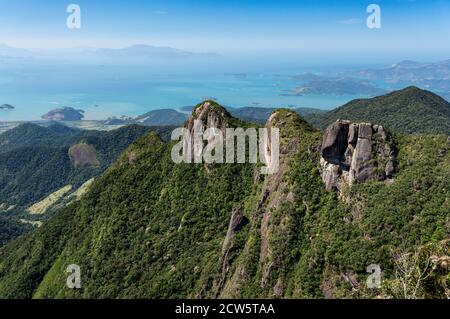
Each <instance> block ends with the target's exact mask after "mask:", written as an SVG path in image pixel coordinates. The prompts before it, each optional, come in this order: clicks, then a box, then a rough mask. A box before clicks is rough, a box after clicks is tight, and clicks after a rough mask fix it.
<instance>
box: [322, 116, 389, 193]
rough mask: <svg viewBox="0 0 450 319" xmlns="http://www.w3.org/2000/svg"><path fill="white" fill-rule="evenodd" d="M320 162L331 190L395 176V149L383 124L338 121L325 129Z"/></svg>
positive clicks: (326, 185)
mask: <svg viewBox="0 0 450 319" xmlns="http://www.w3.org/2000/svg"><path fill="white" fill-rule="evenodd" d="M321 155H322V156H321V159H320V164H321V167H322V179H323V181H324V183H325V188H326V189H327V190H328V191H331V190H339V191H342V189H343V187H344V186H345V185H352V184H355V183H364V182H366V181H368V180H379V181H382V180H386V179H390V178H392V176H393V174H394V172H395V168H394V149H393V145H392V143H391V141H390V136H388V134H387V133H386V131H385V130H384V128H383V127H382V126H380V125H372V124H370V123H351V122H349V121H336V122H335V123H333V124H332V125H330V126H329V127H328V128H327V130H326V131H325V133H324V137H323V143H322V154H321Z"/></svg>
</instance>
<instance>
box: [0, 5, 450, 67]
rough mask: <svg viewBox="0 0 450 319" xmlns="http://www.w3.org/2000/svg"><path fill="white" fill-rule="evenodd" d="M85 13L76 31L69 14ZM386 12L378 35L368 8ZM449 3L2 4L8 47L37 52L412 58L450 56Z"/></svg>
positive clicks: (2, 39)
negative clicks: (157, 48) (161, 50)
mask: <svg viewBox="0 0 450 319" xmlns="http://www.w3.org/2000/svg"><path fill="white" fill-rule="evenodd" d="M71 3H76V4H79V5H80V7H81V10H82V11H81V13H82V16H81V17H82V28H81V29H80V30H69V29H67V28H66V25H65V21H66V18H67V16H68V14H67V13H66V7H67V6H68V5H69V4H71ZM370 3H377V4H379V5H380V6H381V9H382V28H381V29H380V30H370V29H368V28H367V27H366V24H365V20H366V18H367V16H368V14H367V13H366V7H367V5H368V4H370ZM449 39H450V1H448V0H389V1H388V0H382V1H376V0H371V1H360V0H341V1H338V0H326V1H317V0H316V1H313V0H310V1H301V0H296V1H287V0H277V1H267V0H258V1H255V0H209V1H206V0H197V1H190V0H179V1H175V0H167V1H161V0H158V1H144V0H127V1H125V0H94V1H93V0H68V1H66V0H26V1H24V0H20V1H17V0H0V44H1V43H6V44H8V45H11V46H15V47H22V48H30V49H51V48H67V47H124V46H127V45H131V44H135V43H145V44H151V45H164V46H172V47H176V48H180V49H186V50H193V51H214V52H225V53H229V54H234V53H235V54H237V53H242V52H252V53H254V52H260V53H261V54H263V53H266V54H267V53H280V52H281V53H285V54H287V53H293V54H297V53H302V54H304V55H310V56H315V55H317V54H323V55H327V54H334V55H340V56H352V57H353V56H354V57H357V56H360V55H364V56H366V57H374V58H376V57H377V56H380V55H386V54H390V55H391V56H399V57H400V56H402V57H404V58H420V57H423V58H424V59H426V58H430V59H431V58H433V59H439V58H448V57H449V56H450V41H449Z"/></svg>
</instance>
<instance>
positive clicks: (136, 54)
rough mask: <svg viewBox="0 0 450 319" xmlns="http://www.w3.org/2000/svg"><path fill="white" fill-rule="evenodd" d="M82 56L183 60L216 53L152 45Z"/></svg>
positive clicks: (102, 49)
mask: <svg viewBox="0 0 450 319" xmlns="http://www.w3.org/2000/svg"><path fill="white" fill-rule="evenodd" d="M83 54H84V55H90V56H98V57H108V58H126V59H145V58H151V59H183V58H192V57H218V56H219V55H218V54H216V53H194V52H189V51H184V50H179V49H175V48H171V47H159V46H152V45H144V44H137V45H133V46H130V47H126V48H120V49H108V48H100V49H93V50H85V51H84V52H83Z"/></svg>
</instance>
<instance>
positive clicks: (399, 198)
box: [0, 102, 450, 298]
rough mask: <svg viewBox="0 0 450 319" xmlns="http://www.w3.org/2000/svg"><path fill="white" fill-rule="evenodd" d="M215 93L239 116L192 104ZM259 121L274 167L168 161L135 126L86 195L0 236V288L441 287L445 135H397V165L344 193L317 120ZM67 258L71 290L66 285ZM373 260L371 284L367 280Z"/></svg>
mask: <svg viewBox="0 0 450 319" xmlns="http://www.w3.org/2000/svg"><path fill="white" fill-rule="evenodd" d="M210 105H212V106H213V107H211V109H210V111H209V112H207V114H208V118H209V119H211V117H210V116H213V117H214V116H215V118H213V122H217V123H225V125H227V126H233V124H236V123H240V122H239V121H237V120H236V119H233V118H232V117H231V116H230V115H229V113H228V112H227V111H225V110H224V109H222V108H221V107H220V106H219V105H217V104H215V103H212V102H208V105H206V103H205V104H201V105H199V106H197V108H196V109H194V112H193V115H195V114H198V113H199V112H200V113H201V114H203V113H204V112H201V111H202V109H203V108H205V107H207V106H208V107H209V106H210ZM211 114H212V115H211ZM266 125H267V126H268V127H278V128H280V130H281V146H280V154H281V155H280V170H279V171H278V172H277V173H276V174H274V175H269V176H263V175H259V174H258V172H259V167H258V164H226V165H222V164H174V163H173V162H172V160H171V158H170V156H171V149H172V146H173V143H170V142H165V141H163V140H162V139H161V138H160V137H159V136H158V135H157V134H156V133H154V132H153V133H149V134H146V135H145V136H143V137H141V138H139V139H138V140H137V141H136V142H134V143H132V144H131V145H130V146H129V147H128V148H127V149H126V151H125V152H123V153H122V154H121V155H120V157H119V158H118V159H117V160H116V161H115V162H114V164H112V165H111V166H110V167H109V168H108V169H107V170H106V171H105V173H104V174H103V175H102V176H101V177H99V178H97V179H96V180H95V181H94V182H93V184H92V185H91V187H90V189H89V191H88V192H87V193H86V194H85V195H84V196H83V197H82V198H81V200H79V201H77V202H73V203H71V204H70V205H68V206H67V207H65V208H63V209H61V210H59V211H58V212H57V213H56V214H55V215H54V216H53V217H52V218H50V219H49V220H48V221H47V222H45V223H44V225H43V226H42V227H40V228H39V229H36V230H34V231H32V232H30V233H28V234H26V235H24V236H22V237H20V238H19V239H17V240H15V241H13V242H11V243H10V244H8V245H6V246H4V247H3V248H1V249H0V297H3V298H33V297H34V298H217V297H221V298H230V297H231V298H240V297H245V298H267V297H275V298H375V297H384V298H445V297H448V296H449V293H450V274H449V268H448V267H449V266H448V265H449V263H448V261H449V256H448V255H449V235H450V187H449V184H448V180H450V140H449V138H448V136H447V135H396V134H394V136H393V140H394V142H395V146H396V149H397V154H396V172H395V176H394V178H393V179H392V180H390V181H389V183H388V182H385V181H377V180H373V181H368V182H366V183H362V184H354V185H351V186H349V187H348V189H345V190H344V191H343V192H342V193H341V194H339V193H337V192H334V191H326V190H325V188H324V184H323V181H322V178H321V169H320V163H319V162H320V157H321V144H322V136H323V133H322V132H321V131H319V130H316V129H314V128H313V127H312V126H311V125H309V124H308V123H307V122H306V121H305V120H304V119H303V118H302V117H300V116H299V115H298V114H296V113H295V112H293V111H291V110H286V109H281V110H277V111H276V112H275V113H274V114H273V115H272V116H271V117H270V119H269V121H268V123H267V124H266ZM70 264H77V265H79V266H80V267H81V270H82V288H81V289H79V290H71V289H68V288H67V287H66V279H67V273H66V268H67V267H68V265H70ZM371 264H377V265H379V266H380V267H381V270H382V276H383V277H382V278H383V281H382V285H381V288H379V289H368V288H367V285H366V279H367V276H368V273H367V267H368V266H369V265H371ZM405 269H406V270H408V271H409V274H410V276H403V275H402V274H403V273H404V272H403V270H405Z"/></svg>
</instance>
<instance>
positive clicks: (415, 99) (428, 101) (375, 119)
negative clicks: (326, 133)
mask: <svg viewBox="0 0 450 319" xmlns="http://www.w3.org/2000/svg"><path fill="white" fill-rule="evenodd" d="M338 119H341V120H350V121H354V122H371V123H374V124H380V125H383V126H385V127H388V128H390V129H392V130H393V131H395V132H397V133H401V134H417V133H427V134H450V103H448V102H447V101H446V100H444V99H443V98H441V97H439V96H438V95H436V94H434V93H431V92H429V91H424V90H421V89H418V88H416V87H408V88H405V89H403V90H400V91H395V92H392V93H389V94H386V95H383V96H378V97H375V98H371V99H359V100H354V101H351V102H349V103H347V104H345V105H343V106H341V107H338V108H336V109H334V110H332V111H329V112H327V113H325V114H319V115H313V116H310V117H308V120H309V121H310V122H311V123H312V124H314V126H316V127H318V128H321V129H325V128H326V127H327V126H328V125H330V124H331V123H333V122H335V121H336V120H338Z"/></svg>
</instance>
